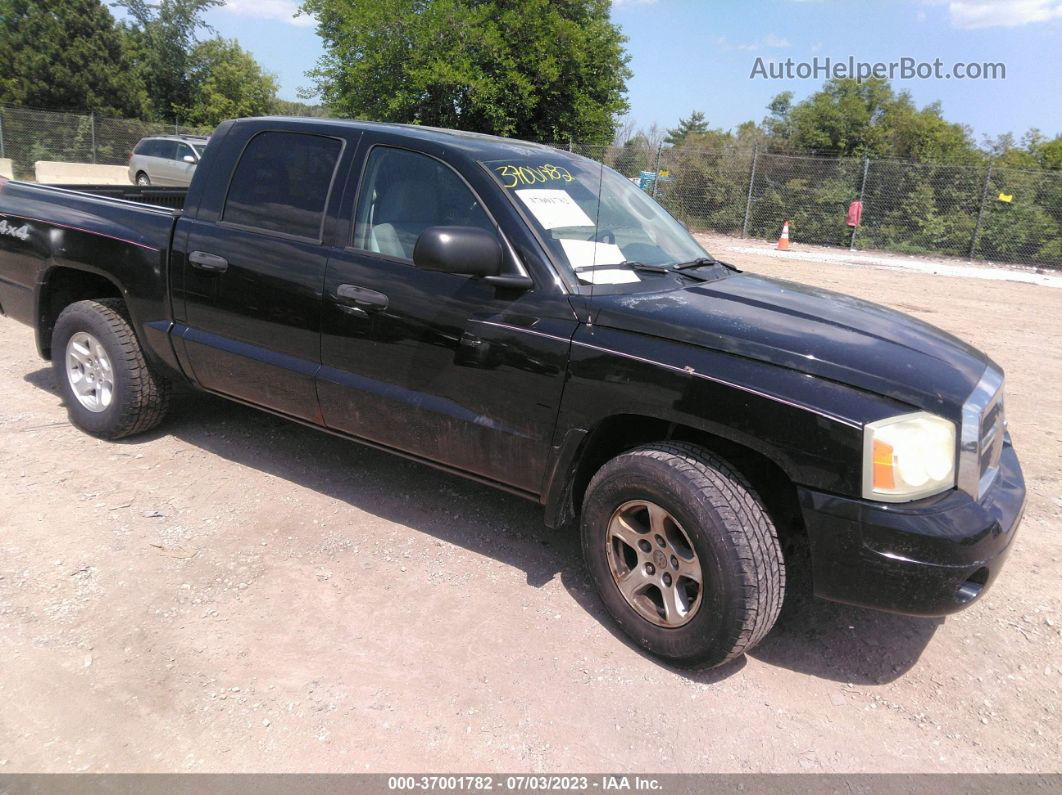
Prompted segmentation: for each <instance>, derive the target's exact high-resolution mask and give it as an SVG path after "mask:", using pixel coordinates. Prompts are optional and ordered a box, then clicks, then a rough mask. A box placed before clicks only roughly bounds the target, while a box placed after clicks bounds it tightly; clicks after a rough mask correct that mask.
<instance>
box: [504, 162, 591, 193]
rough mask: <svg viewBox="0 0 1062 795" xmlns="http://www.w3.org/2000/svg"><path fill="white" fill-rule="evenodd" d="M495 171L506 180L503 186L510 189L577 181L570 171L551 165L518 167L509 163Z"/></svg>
mask: <svg viewBox="0 0 1062 795" xmlns="http://www.w3.org/2000/svg"><path fill="white" fill-rule="evenodd" d="M494 170H495V171H497V172H498V174H499V175H500V176H501V178H502V180H504V181H503V183H502V184H503V185H504V186H505V187H506V188H510V189H511V188H517V187H520V186H524V187H526V186H528V185H539V184H542V183H544V182H572V181H573V180H574V179H575V177H573V176H572V173H571V172H570V171H569V170H568V169H566V168H564V167H563V166H553V165H550V164H549V163H547V164H545V165H544V166H518V165H515V164H513V163H507V164H506V165H504V166H496V167H495V169H494Z"/></svg>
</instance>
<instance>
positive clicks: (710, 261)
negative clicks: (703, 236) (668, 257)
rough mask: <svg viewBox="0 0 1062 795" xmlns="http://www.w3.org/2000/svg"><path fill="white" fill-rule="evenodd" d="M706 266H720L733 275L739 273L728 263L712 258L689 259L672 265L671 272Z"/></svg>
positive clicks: (738, 269)
mask: <svg viewBox="0 0 1062 795" xmlns="http://www.w3.org/2000/svg"><path fill="white" fill-rule="evenodd" d="M706 265H722V266H723V267H724V268H726V269H727V270H731V271H734V273H741V269H740V268H737V267H735V266H733V265H731V264H730V263H729V262H720V261H719V260H717V259H715V258H713V257H698V258H697V259H691V260H690V261H689V262H679V263H677V264H675V265H672V266H671V268H672V270H676V271H685V270H689V269H690V268H702V267H704V266H706Z"/></svg>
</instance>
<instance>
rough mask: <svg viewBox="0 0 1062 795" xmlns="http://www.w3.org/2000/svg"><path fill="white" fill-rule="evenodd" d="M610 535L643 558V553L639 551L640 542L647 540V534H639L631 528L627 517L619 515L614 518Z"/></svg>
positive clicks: (609, 529) (609, 531)
mask: <svg viewBox="0 0 1062 795" xmlns="http://www.w3.org/2000/svg"><path fill="white" fill-rule="evenodd" d="M608 534H609V535H610V536H612V537H614V538H618V539H619V540H620V541H622V542H623V543H624V544H626V545H627V546H629V547H631V548H632V549H633V550H634V551H635V552H637V553H638V555H639V557H640V556H641V554H642V552H641V550H640V549H638V542H639V541H642V540H644V539H645V534H644V533H639V532H638V531H637V530H635V529H634V528H633V527H631V525H630V523H629V522H628V521H627V517H626V516H625V515H623V514H617V515H616V516H614V517H613V518H612V524H611V525H609V528H608Z"/></svg>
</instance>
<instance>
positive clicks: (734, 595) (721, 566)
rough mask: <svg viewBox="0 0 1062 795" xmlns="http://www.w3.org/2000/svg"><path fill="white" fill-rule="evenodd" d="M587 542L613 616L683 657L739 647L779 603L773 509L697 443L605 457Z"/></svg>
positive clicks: (659, 651)
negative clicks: (766, 507) (772, 520)
mask: <svg viewBox="0 0 1062 795" xmlns="http://www.w3.org/2000/svg"><path fill="white" fill-rule="evenodd" d="M582 544H583V555H584V557H585V558H586V562H587V566H588V567H589V569H590V575H591V577H592V579H593V581H594V585H595V587H596V589H597V592H598V594H599V595H600V597H601V600H602V601H603V602H604V604H605V607H606V609H607V610H608V612H609V613H610V614H611V615H612V617H613V619H615V621H616V623H617V624H619V626H620V628H621V629H622V630H623V631H624V632H625V633H626V634H627V635H628V636H629V637H630V638H631V639H632V640H633V641H634V642H635V643H637V644H638V645H639V646H640V647H642V648H644V649H646V650H647V651H649V652H651V653H652V654H655V655H658V656H660V657H663V658H665V659H667V660H669V661H671V662H673V663H676V664H678V665H684V666H689V667H710V666H713V665H719V664H721V663H724V662H726V661H727V660H731V659H733V658H735V657H737V656H739V655H741V654H742V653H743V652H745V651H747V650H749V649H751V648H752V647H753V646H755V645H756V644H757V643H759V641H760V640H762V639H763V637H764V636H765V635H766V634H767V633H768V632H769V631H770V629H771V627H772V626H773V625H774V622H775V620H776V619H777V617H778V612H779V610H780V609H781V606H782V597H783V595H784V593H785V567H784V565H783V562H782V550H781V547H780V545H779V543H778V535H777V533H776V531H775V528H774V525H773V523H772V522H771V519H770V517H769V516H768V515H767V512H766V510H765V509H764V507H763V505H762V503H761V502H760V500H759V499H758V498H757V497H756V494H755V492H754V491H753V489H752V487H751V486H750V485H749V483H748V481H747V480H745V478H744V477H743V476H742V475H741V474H740V473H738V472H737V471H736V470H735V469H733V468H732V467H731V466H730V465H729V464H727V463H726V462H725V461H723V460H722V459H721V458H719V457H717V456H715V455H713V454H712V453H710V452H708V451H707V450H705V449H704V448H702V447H699V446H697V445H693V444H686V443H678V442H675V443H672V442H663V443H657V444H650V445H646V446H644V447H639V448H637V449H634V450H631V451H629V452H626V453H623V454H621V455H619V456H617V457H616V458H613V459H612V460H611V461H609V462H608V463H606V464H605V465H604V466H603V467H602V468H601V469H600V470H599V471H598V473H597V474H596V475H595V476H594V477H593V479H592V480H591V481H590V485H589V486H588V487H587V491H586V496H585V498H584V501H583V512H582Z"/></svg>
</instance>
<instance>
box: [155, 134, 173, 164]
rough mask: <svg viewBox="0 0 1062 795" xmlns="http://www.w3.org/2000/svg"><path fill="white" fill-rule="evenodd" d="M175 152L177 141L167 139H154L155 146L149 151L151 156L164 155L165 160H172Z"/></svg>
mask: <svg viewBox="0 0 1062 795" xmlns="http://www.w3.org/2000/svg"><path fill="white" fill-rule="evenodd" d="M176 153H177V142H176V141H167V140H165V139H159V140H158V141H155V147H154V149H153V150H152V152H151V155H152V156H153V157H164V158H166V159H167V160H173V158H174V155H175V154H176Z"/></svg>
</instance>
